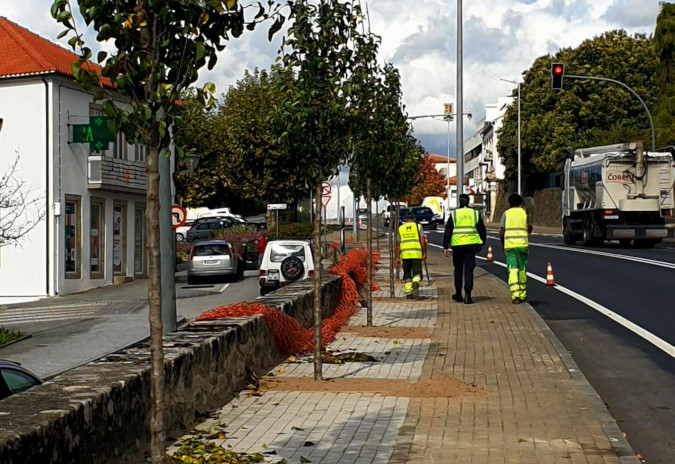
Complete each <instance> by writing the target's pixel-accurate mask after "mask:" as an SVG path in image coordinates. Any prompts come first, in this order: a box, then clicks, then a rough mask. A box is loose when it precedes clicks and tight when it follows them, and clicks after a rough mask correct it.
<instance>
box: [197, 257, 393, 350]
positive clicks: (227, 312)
mask: <svg viewBox="0 0 675 464" xmlns="http://www.w3.org/2000/svg"><path fill="white" fill-rule="evenodd" d="M366 258H367V252H366V250H359V249H353V250H350V251H349V252H348V253H347V254H345V255H342V256H341V257H340V259H339V260H338V263H337V264H336V265H335V266H333V267H332V268H331V269H330V272H331V273H332V274H335V275H339V276H340V277H342V289H341V293H340V299H339V300H338V303H337V305H336V307H335V312H334V313H333V315H332V316H331V317H329V318H328V319H324V320H323V321H322V325H321V345H322V346H326V345H328V344H329V343H330V342H332V341H333V340H335V334H336V333H337V332H338V331H339V330H340V329H341V328H342V327H343V326H344V325H345V324H347V321H348V320H349V318H350V317H352V315H354V313H355V312H356V309H357V307H358V304H359V290H360V289H361V288H363V286H364V285H365V284H366V279H367V272H366ZM379 259H380V254H379V253H378V252H373V266H374V265H375V263H377V262H378V261H379ZM371 288H373V290H377V285H375V284H374V283H373V284H372V285H371ZM257 314H262V315H263V316H264V317H265V321H266V322H267V325H268V327H269V329H270V332H272V336H273V337H274V339H275V340H276V342H277V344H278V346H279V349H280V350H281V351H282V352H283V353H285V354H287V355H291V354H301V353H308V352H311V351H312V350H313V349H314V339H313V333H314V331H313V329H312V328H309V329H305V328H304V327H302V326H301V325H300V324H299V323H298V321H296V320H295V319H293V318H292V317H290V316H288V315H286V314H284V313H282V312H281V311H279V310H278V309H276V308H274V307H272V306H267V305H264V304H261V303H246V302H242V303H233V304H229V305H225V306H219V307H217V308H214V309H212V310H210V311H207V312H205V313H204V314H202V315H200V316H199V317H197V321H213V320H217V319H227V318H230V317H242V316H254V315H257Z"/></svg>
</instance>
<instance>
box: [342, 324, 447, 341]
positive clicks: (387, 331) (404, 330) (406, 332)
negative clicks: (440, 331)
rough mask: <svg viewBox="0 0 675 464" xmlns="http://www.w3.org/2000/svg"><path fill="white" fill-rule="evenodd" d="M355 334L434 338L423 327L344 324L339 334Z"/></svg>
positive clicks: (375, 336) (367, 336) (370, 336)
mask: <svg viewBox="0 0 675 464" xmlns="http://www.w3.org/2000/svg"><path fill="white" fill-rule="evenodd" d="M344 334H355V335H358V336H359V337H366V338H399V339H405V338H434V336H433V334H432V333H431V332H430V331H429V329H426V328H424V327H361V326H353V325H347V326H344V327H343V328H342V329H341V330H340V332H339V333H338V336H339V335H344Z"/></svg>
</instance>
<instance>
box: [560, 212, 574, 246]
mask: <svg viewBox="0 0 675 464" xmlns="http://www.w3.org/2000/svg"><path fill="white" fill-rule="evenodd" d="M562 233H563V242H564V243H565V245H574V244H575V243H577V241H576V239H575V238H574V233H573V232H572V228H571V227H570V221H569V219H567V218H565V219H564V220H563V232H562Z"/></svg>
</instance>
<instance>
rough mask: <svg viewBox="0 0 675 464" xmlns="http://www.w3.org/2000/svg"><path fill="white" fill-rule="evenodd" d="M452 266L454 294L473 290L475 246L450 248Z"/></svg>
mask: <svg viewBox="0 0 675 464" xmlns="http://www.w3.org/2000/svg"><path fill="white" fill-rule="evenodd" d="M452 264H454V266H455V293H456V294H461V293H462V283H464V290H466V291H471V290H473V270H474V268H475V267H476V245H460V246H454V247H452Z"/></svg>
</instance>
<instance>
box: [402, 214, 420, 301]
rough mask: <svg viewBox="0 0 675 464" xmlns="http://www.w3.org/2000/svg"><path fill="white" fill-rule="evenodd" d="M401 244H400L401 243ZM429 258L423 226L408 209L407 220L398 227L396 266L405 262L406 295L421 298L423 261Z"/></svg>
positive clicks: (411, 297) (409, 297)
mask: <svg viewBox="0 0 675 464" xmlns="http://www.w3.org/2000/svg"><path fill="white" fill-rule="evenodd" d="M399 244H400V245H399ZM426 260H427V242H426V240H424V232H423V231H422V226H421V225H420V224H417V223H416V222H415V215H414V214H413V213H412V211H410V210H409V211H408V214H407V215H406V217H405V222H404V223H403V224H401V226H400V227H399V228H398V243H397V244H396V267H399V266H401V263H403V280H404V281H405V297H406V298H408V299H419V297H420V282H421V281H422V261H426Z"/></svg>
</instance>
